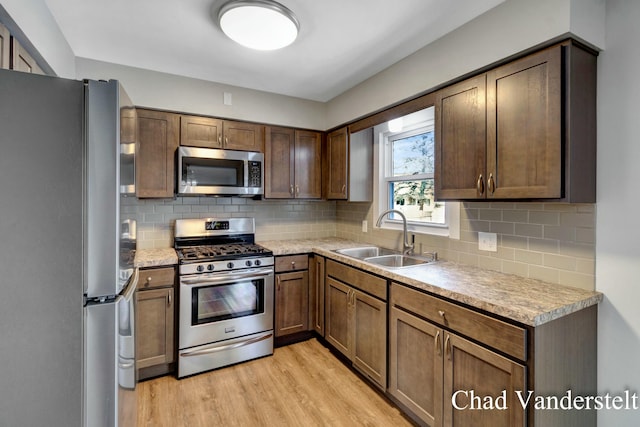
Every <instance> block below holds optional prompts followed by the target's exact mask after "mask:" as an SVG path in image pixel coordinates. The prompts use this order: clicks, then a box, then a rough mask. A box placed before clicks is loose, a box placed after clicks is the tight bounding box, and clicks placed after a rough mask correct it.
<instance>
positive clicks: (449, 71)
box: [327, 0, 604, 128]
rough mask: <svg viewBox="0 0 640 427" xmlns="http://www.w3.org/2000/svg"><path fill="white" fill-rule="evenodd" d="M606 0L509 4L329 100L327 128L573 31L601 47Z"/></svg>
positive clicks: (516, 1) (542, 0) (539, 0)
mask: <svg viewBox="0 0 640 427" xmlns="http://www.w3.org/2000/svg"><path fill="white" fill-rule="evenodd" d="M603 1H604V0H536V1H531V0H507V1H506V2H504V3H502V4H501V5H499V6H497V7H495V8H494V9H491V10H489V11H488V12H486V13H485V14H483V15H481V16H479V17H478V18H476V19H474V20H473V21H471V22H469V23H467V24H465V25H464V26H462V27H460V28H459V29H457V30H455V31H453V32H451V33H449V34H447V35H445V36H444V37H442V38H440V39H439V40H436V41H435V42H433V43H431V44H429V45H428V46H425V47H424V48H422V49H420V50H418V51H417V52H416V53H414V54H413V55H411V56H409V57H407V58H405V59H403V60H401V61H399V62H397V63H396V64H394V65H393V66H391V67H389V68H388V69H386V70H384V71H382V72H381V73H378V74H376V75H375V76H373V77H371V78H370V79H368V80H366V81H365V82H363V83H361V84H359V85H357V86H355V87H354V88H352V89H350V90H348V91H346V92H345V93H343V94H341V95H339V96H337V97H335V98H334V99H332V100H331V101H329V102H328V109H327V126H328V127H329V128H331V127H335V126H337V125H340V124H342V123H345V122H348V121H350V120H353V119H356V118H358V117H361V116H364V115H367V114H368V113H370V112H372V111H377V110H380V109H382V108H384V107H386V106H388V105H391V104H394V103H396V102H399V101H401V100H404V99H407V98H410V97H412V96H414V95H416V94H418V93H421V92H425V91H427V90H430V89H432V88H434V87H436V86H439V85H441V84H443V83H445V82H448V81H450V80H452V79H454V78H457V77H459V76H461V75H464V74H467V73H469V72H472V71H474V70H477V69H478V68H482V67H485V66H487V65H489V64H491V63H493V62H496V61H499V60H501V59H503V58H505V57H507V56H510V55H513V54H515V53H518V52H520V51H523V50H526V49H528V48H531V47H533V46H535V45H537V44H540V43H544V42H546V41H547V40H550V39H552V38H554V37H558V36H561V35H563V34H566V33H568V32H572V33H574V34H575V35H577V36H579V37H581V38H583V39H585V40H587V41H589V42H590V43H591V44H593V45H594V46H597V47H602V43H603V40H604V36H603V34H604V27H603V19H604V18H603V17H604V3H603Z"/></svg>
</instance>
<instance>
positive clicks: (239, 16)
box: [218, 0, 300, 50]
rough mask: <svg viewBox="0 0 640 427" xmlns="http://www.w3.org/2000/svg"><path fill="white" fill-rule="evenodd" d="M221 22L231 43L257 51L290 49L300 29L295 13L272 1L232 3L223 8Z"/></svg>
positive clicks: (233, 0)
mask: <svg viewBox="0 0 640 427" xmlns="http://www.w3.org/2000/svg"><path fill="white" fill-rule="evenodd" d="M218 22H219V23H220V28H221V29H222V31H223V32H224V33H225V34H226V35H227V36H228V37H229V38H230V39H231V40H233V41H235V42H237V43H239V44H241V45H243V46H246V47H249V48H251V49H257V50H275V49H280V48H283V47H285V46H288V45H290V44H291V43H293V41H294V40H295V39H296V37H297V36H298V30H299V29H300V24H299V23H298V19H297V18H296V17H295V15H294V14H293V12H291V11H290V10H289V9H287V8H286V7H284V6H283V5H281V4H280V3H276V2H275V1H271V0H232V1H230V2H228V3H225V4H224V6H222V8H220V12H218Z"/></svg>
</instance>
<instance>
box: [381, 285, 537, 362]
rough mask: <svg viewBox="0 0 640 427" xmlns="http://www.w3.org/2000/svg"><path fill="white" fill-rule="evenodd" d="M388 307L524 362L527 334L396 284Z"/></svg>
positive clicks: (517, 328) (392, 286)
mask: <svg viewBox="0 0 640 427" xmlns="http://www.w3.org/2000/svg"><path fill="white" fill-rule="evenodd" d="M391 303H392V304H393V305H394V306H399V307H402V308H403V309H405V310H408V311H410V312H413V313H415V314H417V315H418V316H421V317H424V318H425V319H428V320H430V321H432V322H434V323H436V324H438V325H442V326H445V327H447V328H450V329H451V330H452V331H455V332H458V333H460V334H462V335H466V336H468V337H470V338H473V339H475V340H478V341H480V342H482V343H484V344H486V345H488V346H490V347H493V348H495V349H496V350H499V351H502V352H504V353H506V354H509V355H511V356H513V357H516V358H518V359H520V360H523V361H526V360H527V330H526V329H524V328H521V327H518V326H515V325H511V324H509V323H506V322H503V321H501V320H498V319H494V318H492V317H489V316H486V315H484V314H481V313H478V312H475V311H473V310H469V309H467V308H464V307H460V306H458V305H456V304H452V303H449V302H447V301H444V300H441V299H440V298H436V297H432V296H430V295H426V294H424V293H422V292H419V291H416V290H413V289H410V288H408V287H406V286H402V285H399V284H397V283H392V284H391Z"/></svg>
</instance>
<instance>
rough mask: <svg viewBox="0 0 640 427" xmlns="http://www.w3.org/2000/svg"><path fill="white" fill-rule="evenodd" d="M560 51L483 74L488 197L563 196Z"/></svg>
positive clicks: (550, 52) (555, 49)
mask: <svg viewBox="0 0 640 427" xmlns="http://www.w3.org/2000/svg"><path fill="white" fill-rule="evenodd" d="M561 49H562V48H561V47H560V46H556V47H554V48H551V49H547V50H544V51H542V52H539V53H536V54H533V55H530V56H527V57H525V58H523V59H520V60H517V61H514V62H511V63H509V64H507V65H504V66H502V67H498V68H496V69H493V70H491V71H489V72H488V73H487V173H488V174H489V176H488V178H487V197H488V198H498V199H514V198H515V199H518V198H560V197H562V188H561V183H562V122H561V120H562V84H561V79H562V67H561V65H562V62H561V61H562V50H561Z"/></svg>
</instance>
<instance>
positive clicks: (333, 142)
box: [325, 127, 349, 200]
mask: <svg viewBox="0 0 640 427" xmlns="http://www.w3.org/2000/svg"><path fill="white" fill-rule="evenodd" d="M348 138H349V136H348V134H347V128H346V127H345V128H342V129H338V130H336V131H334V132H331V133H330V134H329V135H327V155H326V167H325V175H326V178H325V187H326V197H327V199H336V200H346V199H347V177H348V173H349V171H348V165H347V161H348V160H349V158H348V157H349V156H348V149H349V146H348V144H349V139H348Z"/></svg>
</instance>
